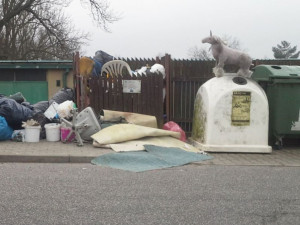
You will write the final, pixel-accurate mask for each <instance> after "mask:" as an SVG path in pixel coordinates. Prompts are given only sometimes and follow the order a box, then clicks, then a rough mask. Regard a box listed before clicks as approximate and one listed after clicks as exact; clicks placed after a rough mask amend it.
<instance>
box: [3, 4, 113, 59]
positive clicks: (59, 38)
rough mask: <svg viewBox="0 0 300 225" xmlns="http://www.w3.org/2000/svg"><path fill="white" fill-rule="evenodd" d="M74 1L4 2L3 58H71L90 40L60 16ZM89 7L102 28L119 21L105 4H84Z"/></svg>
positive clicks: (105, 28)
mask: <svg viewBox="0 0 300 225" xmlns="http://www.w3.org/2000/svg"><path fill="white" fill-rule="evenodd" d="M71 1H72V0H2V1H1V3H0V55H1V57H2V58H7V59H34V58H45V57H46V58H70V56H71V54H72V52H73V51H75V50H79V48H80V46H81V44H83V43H84V41H85V40H86V38H87V35H86V34H82V33H79V32H76V31H75V30H74V29H73V28H72V26H71V25H70V24H71V22H70V21H68V20H67V18H66V17H65V16H64V15H63V14H62V13H61V11H62V10H61V9H62V8H63V7H67V6H68V5H69V3H70V2H71ZM81 1H82V2H83V3H85V4H87V5H89V7H90V10H91V13H92V16H93V18H94V19H95V20H96V22H97V24H98V26H99V27H101V28H102V29H104V30H107V29H108V27H107V24H108V23H112V22H114V21H116V20H117V19H118V18H117V17H115V16H114V15H113V14H112V12H111V11H110V10H109V5H108V4H107V3H106V2H105V0H81Z"/></svg>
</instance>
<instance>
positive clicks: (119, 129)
mask: <svg viewBox="0 0 300 225" xmlns="http://www.w3.org/2000/svg"><path fill="white" fill-rule="evenodd" d="M158 136H172V137H175V138H177V139H179V138H180V133H178V132H173V131H167V130H162V129H156V128H151V127H144V126H139V125H134V124H116V125H113V126H110V127H107V128H105V129H102V130H100V131H99V132H97V133H95V134H94V135H92V136H91V137H92V139H93V140H95V141H96V142H97V143H98V144H100V145H106V144H116V143H120V142H124V141H131V140H137V139H140V138H143V137H158Z"/></svg>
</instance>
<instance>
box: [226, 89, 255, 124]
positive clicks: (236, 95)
mask: <svg viewBox="0 0 300 225" xmlns="http://www.w3.org/2000/svg"><path fill="white" fill-rule="evenodd" d="M250 107H251V92H248V91H234V92H233V94H232V112H231V125H232V126H249V125H250Z"/></svg>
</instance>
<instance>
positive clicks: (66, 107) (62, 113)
mask: <svg viewBox="0 0 300 225" xmlns="http://www.w3.org/2000/svg"><path fill="white" fill-rule="evenodd" d="M73 107H74V102H73V101H69V100H67V101H64V102H63V103H61V104H59V105H58V107H57V113H58V115H59V117H60V118H70V117H71V116H72V114H71V110H72V109H73Z"/></svg>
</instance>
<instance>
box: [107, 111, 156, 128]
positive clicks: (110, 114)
mask: <svg viewBox="0 0 300 225" xmlns="http://www.w3.org/2000/svg"><path fill="white" fill-rule="evenodd" d="M103 112H104V117H103V120H104V121H114V120H116V119H118V118H120V117H123V118H125V120H126V121H127V122H128V123H131V124H136V125H141V126H145V127H152V128H157V121H156V117H155V116H149V115H144V114H139V113H131V112H119V111H113V110H103Z"/></svg>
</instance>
